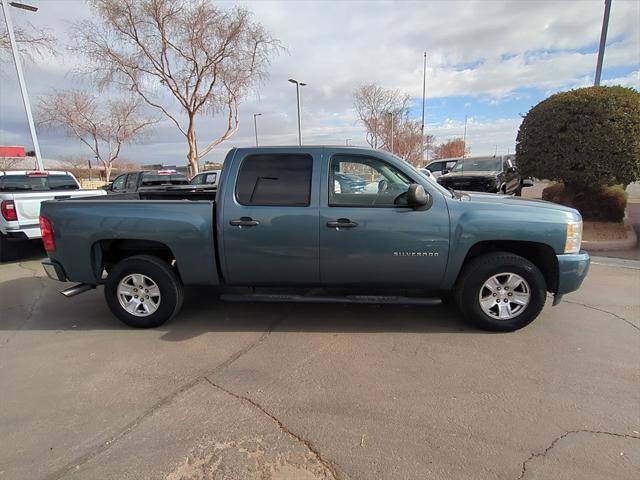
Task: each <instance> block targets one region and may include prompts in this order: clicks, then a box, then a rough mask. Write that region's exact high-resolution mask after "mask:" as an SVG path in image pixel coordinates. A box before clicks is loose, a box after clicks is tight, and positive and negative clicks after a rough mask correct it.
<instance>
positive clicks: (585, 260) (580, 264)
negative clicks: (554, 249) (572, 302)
mask: <svg viewBox="0 0 640 480" xmlns="http://www.w3.org/2000/svg"><path fill="white" fill-rule="evenodd" d="M556 258H557V259H558V291H557V292H556V296H558V295H564V294H565V293H569V292H574V291H576V290H578V289H579V288H580V285H582V281H583V280H584V279H585V277H586V276H587V273H588V272H589V263H590V261H591V260H590V259H589V254H588V253H587V252H585V251H584V250H581V251H580V253H575V254H566V255H556Z"/></svg>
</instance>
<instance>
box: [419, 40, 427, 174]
mask: <svg viewBox="0 0 640 480" xmlns="http://www.w3.org/2000/svg"><path fill="white" fill-rule="evenodd" d="M426 92H427V52H424V68H423V70H422V127H421V129H420V159H421V160H422V161H423V162H424V101H425V94H426ZM428 154H429V153H428V151H427V155H428Z"/></svg>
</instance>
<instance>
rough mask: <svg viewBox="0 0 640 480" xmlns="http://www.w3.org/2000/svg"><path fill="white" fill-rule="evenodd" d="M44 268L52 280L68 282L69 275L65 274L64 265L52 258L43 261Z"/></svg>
mask: <svg viewBox="0 0 640 480" xmlns="http://www.w3.org/2000/svg"><path fill="white" fill-rule="evenodd" d="M42 267H43V268H44V271H45V273H46V274H47V276H48V277H49V278H50V279H52V280H58V281H59V282H66V281H67V275H66V274H65V273H64V269H63V268H62V265H60V264H59V263H58V262H56V261H55V260H51V259H50V258H47V259H46V260H43V261H42Z"/></svg>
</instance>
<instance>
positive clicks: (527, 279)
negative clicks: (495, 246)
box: [456, 252, 547, 332]
mask: <svg viewBox="0 0 640 480" xmlns="http://www.w3.org/2000/svg"><path fill="white" fill-rule="evenodd" d="M546 296H547V287H546V283H545V280H544V276H543V275H542V272H540V270H539V269H538V267H536V266H535V265H534V264H533V263H531V262H530V261H529V260H527V259H526V258H523V257H520V256H518V255H514V254H512V253H507V252H496V253H489V254H486V255H482V256H480V257H478V258H475V259H473V260H472V261H471V262H470V263H469V264H468V265H466V266H465V267H464V270H463V272H462V273H461V275H460V279H459V281H458V286H457V289H456V302H457V304H458V308H460V310H461V311H462V313H463V314H464V316H465V317H466V318H467V319H469V320H470V321H472V322H473V323H474V324H476V325H477V326H478V327H480V328H482V329H485V330H493V331H502V332H510V331H513V330H518V329H520V328H522V327H524V326H526V325H528V324H529V323H531V322H532V321H533V320H535V318H536V317H537V316H538V315H539V314H540V312H541V310H542V307H544V302H545V300H546Z"/></svg>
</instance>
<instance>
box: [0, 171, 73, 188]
mask: <svg viewBox="0 0 640 480" xmlns="http://www.w3.org/2000/svg"><path fill="white" fill-rule="evenodd" d="M79 189H80V186H79V185H78V183H77V182H76V181H75V179H74V178H73V177H72V176H71V175H41V174H38V175H35V174H34V175H29V174H8V175H2V176H0V192H30V191H33V192H36V191H37V192H41V191H51V190H54V191H59V190H79Z"/></svg>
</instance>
